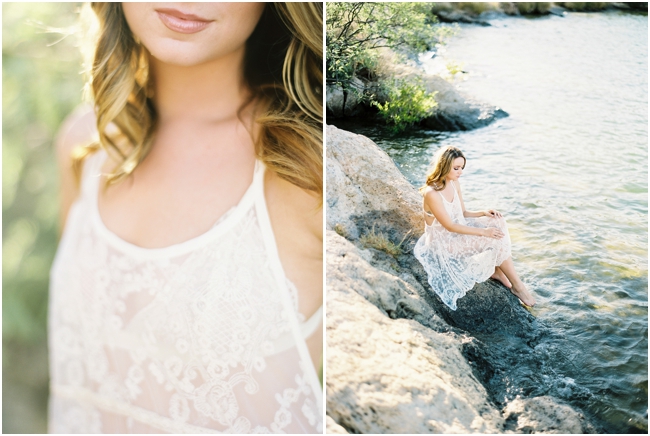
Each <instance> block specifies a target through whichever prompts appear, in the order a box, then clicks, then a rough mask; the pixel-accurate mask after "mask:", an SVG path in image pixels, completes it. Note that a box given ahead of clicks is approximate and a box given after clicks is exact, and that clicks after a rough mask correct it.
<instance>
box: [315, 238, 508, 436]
mask: <svg viewBox="0 0 650 436" xmlns="http://www.w3.org/2000/svg"><path fill="white" fill-rule="evenodd" d="M327 241H328V256H327V379H326V384H327V414H328V415H329V416H331V417H332V418H333V419H334V420H335V421H336V422H337V423H338V424H340V425H342V426H343V427H345V428H346V429H348V430H349V431H350V432H353V433H495V432H501V431H502V430H503V428H504V421H503V419H502V418H501V415H500V413H499V411H498V410H497V409H496V408H495V407H494V406H493V405H492V404H491V403H490V402H489V400H488V395H487V393H486V391H485V389H484V388H483V386H482V385H481V384H480V383H479V382H478V381H477V380H476V378H475V377H474V376H473V374H472V369H471V368H470V366H469V365H468V363H467V362H466V361H465V358H464V357H463V355H462V353H461V344H462V339H461V338H460V337H459V336H458V335H457V334H455V333H453V332H450V333H446V334H443V333H438V332H435V331H433V330H431V329H429V328H426V327H424V326H423V325H422V324H420V323H418V322H416V321H413V320H407V319H396V320H393V319H391V318H389V317H388V316H387V313H386V311H385V310H380V309H379V308H378V307H376V306H381V307H382V308H390V309H389V310H398V309H397V306H399V305H400V301H402V302H403V303H404V305H406V306H409V309H408V310H409V311H418V310H422V311H423V314H426V315H427V316H432V317H433V318H435V315H432V314H431V313H430V312H429V313H427V309H426V307H425V306H421V305H418V303H417V297H416V296H411V295H409V293H408V292H407V291H405V289H406V288H407V287H408V286H407V285H406V284H404V283H395V282H396V281H399V279H395V278H394V277H391V276H390V275H389V274H386V273H384V272H382V271H379V270H377V269H375V268H373V267H372V266H371V265H370V264H369V263H367V262H365V261H364V259H363V254H362V253H360V252H359V250H358V249H357V248H356V247H355V246H354V245H353V244H351V243H349V242H347V241H345V240H344V239H343V238H342V237H340V236H338V235H337V234H335V233H334V232H328V234H327ZM330 247H331V248H330ZM348 259H349V261H348ZM390 290H394V291H395V295H394V296H391V293H390ZM360 293H365V294H366V298H364V297H362V296H361V295H360ZM369 300H374V304H373V303H371V302H370V301H369ZM435 322H440V321H438V320H437V321H435Z"/></svg>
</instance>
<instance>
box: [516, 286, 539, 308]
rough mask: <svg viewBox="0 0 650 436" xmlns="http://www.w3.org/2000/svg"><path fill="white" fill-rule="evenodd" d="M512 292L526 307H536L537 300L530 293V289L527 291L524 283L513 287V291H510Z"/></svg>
mask: <svg viewBox="0 0 650 436" xmlns="http://www.w3.org/2000/svg"><path fill="white" fill-rule="evenodd" d="M510 292H512V293H513V294H514V295H515V296H516V297H517V298H519V300H520V301H521V302H522V303H524V305H525V306H528V307H533V306H534V305H535V298H533V296H532V295H531V293H530V292H528V289H526V285H524V284H523V282H520V283H519V284H518V285H517V286H513V287H512V289H510Z"/></svg>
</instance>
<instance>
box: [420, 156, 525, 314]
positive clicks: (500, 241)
mask: <svg viewBox="0 0 650 436" xmlns="http://www.w3.org/2000/svg"><path fill="white" fill-rule="evenodd" d="M465 163H466V160H465V156H464V155H463V153H462V152H461V151H460V150H459V149H458V148H456V147H451V146H448V147H443V148H442V149H440V150H439V151H438V153H437V154H436V158H435V160H434V166H433V170H432V171H431V173H430V174H429V175H428V176H427V181H426V185H425V186H423V187H422V188H420V192H422V195H423V196H424V204H423V208H424V214H425V228H424V234H423V235H422V236H421V237H420V239H419V240H418V242H417V244H416V245H415V248H414V253H415V257H416V258H417V259H418V260H419V261H420V263H421V264H422V266H423V267H424V269H425V270H426V272H427V275H428V277H429V284H430V285H431V288H432V289H433V290H434V291H435V292H436V293H437V294H438V295H439V296H440V298H441V299H442V301H443V302H444V303H445V304H446V305H447V306H449V307H450V308H451V309H452V310H456V300H458V299H459V298H461V297H463V296H464V295H465V294H466V293H467V291H469V290H470V289H472V288H473V287H474V284H475V283H480V282H484V281H486V280H487V279H488V278H490V277H491V278H493V279H496V280H499V281H500V282H501V283H503V284H504V285H505V286H506V287H508V288H509V289H510V291H511V292H512V293H513V294H515V295H516V296H517V297H519V299H520V300H521V302H522V303H523V304H525V305H527V306H534V305H535V299H534V298H533V296H532V295H531V294H530V293H529V292H528V290H527V289H526V286H525V285H524V283H523V282H522V281H521V279H520V278H519V276H518V275H517V272H516V271H515V268H514V265H513V263H512V258H511V256H510V236H509V235H508V229H507V227H506V222H505V219H504V218H503V216H502V215H501V214H500V213H499V212H497V211H496V210H487V211H478V212H470V211H468V210H465V204H464V203H463V195H462V193H461V189H460V183H459V181H458V179H459V178H460V176H461V175H462V174H463V169H464V168H465Z"/></svg>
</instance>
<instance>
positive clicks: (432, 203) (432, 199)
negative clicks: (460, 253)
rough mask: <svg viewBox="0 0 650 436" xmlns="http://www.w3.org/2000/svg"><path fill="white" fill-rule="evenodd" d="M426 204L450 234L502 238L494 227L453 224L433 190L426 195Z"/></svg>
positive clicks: (438, 196) (440, 199) (440, 198)
mask: <svg viewBox="0 0 650 436" xmlns="http://www.w3.org/2000/svg"><path fill="white" fill-rule="evenodd" d="M459 194H460V193H459ZM424 202H425V203H426V205H427V206H428V207H429V209H431V211H432V212H433V215H434V216H435V217H436V219H437V220H438V222H439V223H440V224H441V225H442V226H443V227H444V228H445V229H447V230H449V231H450V232H454V233H461V234H464V235H473V236H486V237H491V238H494V237H497V238H498V237H500V236H498V235H499V233H500V230H499V229H496V228H494V227H489V228H477V227H470V226H464V225H462V224H458V223H455V222H453V221H452V220H451V217H450V216H449V214H448V213H447V210H446V209H445V205H444V204H443V202H442V197H441V196H440V195H439V194H438V193H437V192H436V191H435V190H433V189H429V190H428V191H427V192H426V193H425V195H424ZM501 236H503V235H501Z"/></svg>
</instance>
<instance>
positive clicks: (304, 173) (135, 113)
mask: <svg viewBox="0 0 650 436" xmlns="http://www.w3.org/2000/svg"><path fill="white" fill-rule="evenodd" d="M91 8H92V10H93V11H94V13H95V15H96V18H97V25H98V29H97V39H96V43H95V49H94V54H93V60H92V64H91V66H90V71H89V80H88V88H89V90H90V93H91V95H92V100H93V104H94V108H95V115H96V119H97V131H98V133H99V140H98V142H97V143H94V144H90V145H88V146H86V147H83V148H81V149H78V150H77V151H75V153H74V154H73V166H74V169H75V172H76V173H77V175H79V173H80V171H81V166H82V164H83V161H84V159H85V157H86V156H88V155H89V154H91V153H93V152H94V151H96V150H98V149H99V148H100V147H101V148H103V149H105V150H106V151H107V153H109V154H110V155H111V156H113V157H114V158H116V159H117V161H118V162H120V163H119V164H118V166H117V167H116V168H115V170H114V171H113V172H112V173H111V174H109V175H108V177H107V185H110V184H113V183H118V182H120V181H121V180H124V179H125V178H126V177H128V176H129V175H130V174H131V173H132V172H133V170H134V169H135V168H136V167H137V166H138V165H139V164H140V163H141V162H142V160H143V159H144V158H145V157H146V156H147V153H148V152H149V150H150V149H151V146H152V143H153V139H154V134H155V130H156V125H157V121H158V119H157V114H156V109H155V106H154V104H153V101H152V90H151V81H150V80H149V68H148V54H147V51H146V49H145V47H144V46H143V45H142V44H140V43H139V42H137V41H136V39H135V38H134V36H133V34H132V33H131V30H130V29H129V26H128V24H127V22H126V19H125V17H124V13H123V11H122V6H121V4H120V3H91ZM322 29H323V24H322V4H321V3H268V4H266V5H265V8H264V12H263V13H262V16H261V18H260V21H259V22H258V24H257V26H256V28H255V30H254V31H253V33H252V34H251V36H250V37H249V39H248V40H247V41H246V49H245V56H244V79H245V81H246V83H247V85H248V86H249V88H250V89H251V91H252V93H253V99H254V100H255V102H256V104H257V105H256V112H255V113H256V120H255V121H256V122H257V125H258V127H259V135H258V137H256V138H254V139H255V146H256V153H257V156H258V158H259V159H260V160H262V161H263V162H264V163H265V164H266V165H267V167H269V168H270V169H271V170H273V171H275V172H276V173H277V174H278V175H279V176H280V177H282V178H283V179H285V180H287V181H289V182H291V183H293V184H294V185H296V186H299V187H300V188H303V189H306V190H309V191H312V192H314V193H315V194H316V195H318V196H319V197H320V198H321V199H322V194H323V133H322V132H323V104H322V92H323V90H322V79H323V72H322V59H323V49H322V38H323V37H322ZM248 103H250V102H248ZM248 103H247V104H248ZM240 109H243V108H240Z"/></svg>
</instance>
